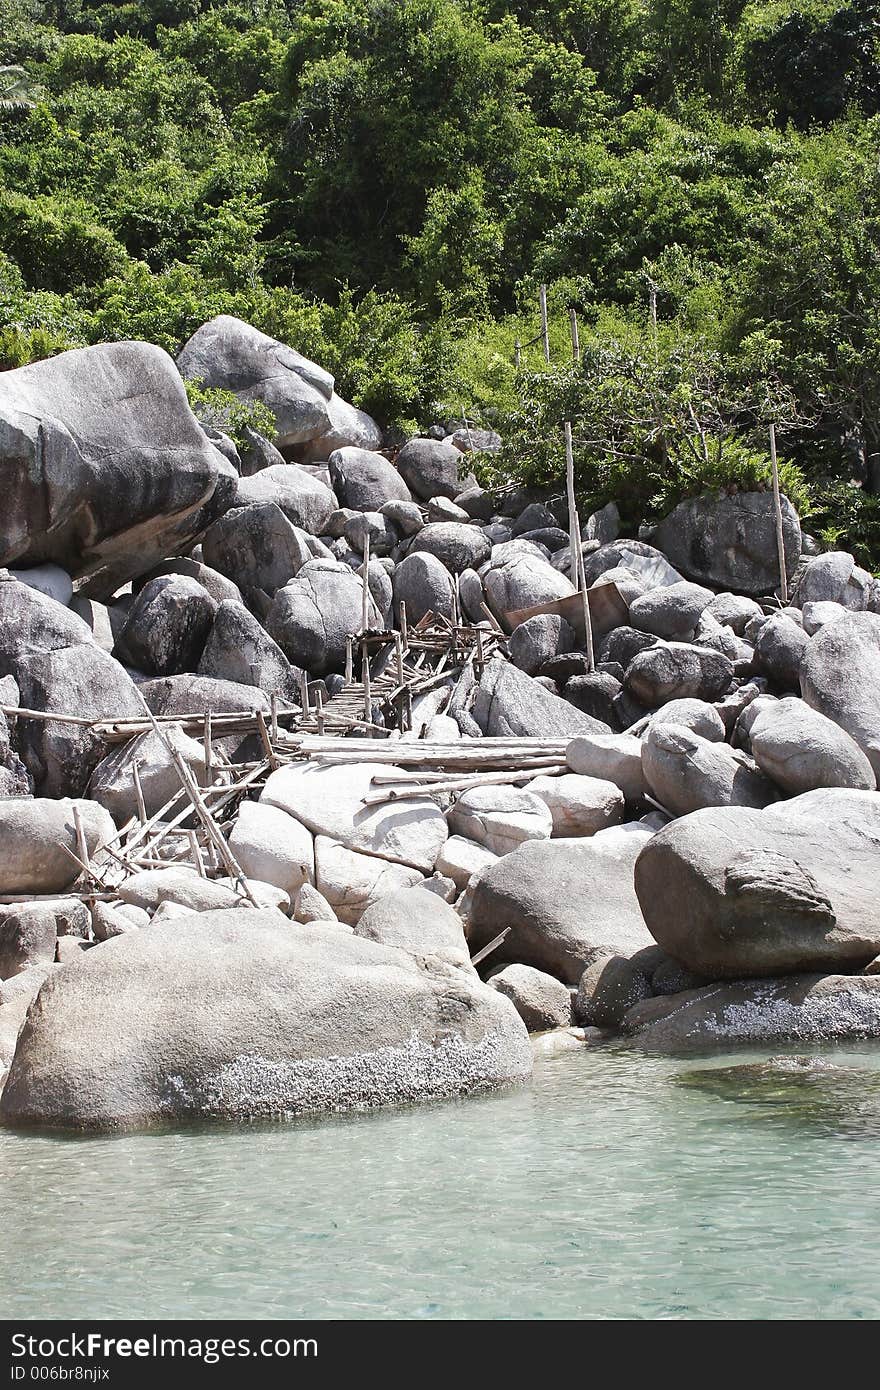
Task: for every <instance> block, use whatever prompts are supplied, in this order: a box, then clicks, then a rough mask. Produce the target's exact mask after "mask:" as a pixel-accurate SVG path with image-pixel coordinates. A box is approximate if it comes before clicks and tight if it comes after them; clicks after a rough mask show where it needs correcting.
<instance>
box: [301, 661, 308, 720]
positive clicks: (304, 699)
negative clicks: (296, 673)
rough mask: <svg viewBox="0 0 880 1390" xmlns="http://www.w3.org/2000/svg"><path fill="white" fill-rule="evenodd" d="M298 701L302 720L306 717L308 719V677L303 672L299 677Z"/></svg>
mask: <svg viewBox="0 0 880 1390" xmlns="http://www.w3.org/2000/svg"><path fill="white" fill-rule="evenodd" d="M299 700H300V704H301V705H302V713H303V719H308V717H309V677H308V673H307V672H306V671H303V673H302V675H301V677H300V682H299Z"/></svg>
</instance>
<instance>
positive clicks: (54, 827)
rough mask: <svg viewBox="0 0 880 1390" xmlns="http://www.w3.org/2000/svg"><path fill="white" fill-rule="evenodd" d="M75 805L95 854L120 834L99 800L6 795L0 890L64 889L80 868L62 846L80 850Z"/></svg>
mask: <svg viewBox="0 0 880 1390" xmlns="http://www.w3.org/2000/svg"><path fill="white" fill-rule="evenodd" d="M74 806H77V807H78V808H79V811H80V814H81V817H82V823H83V829H84V831H85V837H86V845H87V847H88V850H89V854H90V856H94V854H95V852H96V850H97V848H98V846H99V844H101V843H103V842H104V841H106V840H110V839H112V838H113V836H114V835H115V834H116V827H115V825H114V824H113V820H112V818H111V817H110V815H109V814H108V813H107V812H106V811H105V810H104V809H103V807H101V806H97V805H96V804H95V802H93V801H76V802H74V801H69V800H61V801H53V800H48V799H43V798H41V797H39V798H31V797H15V798H12V799H10V800H6V801H3V800H0V844H2V846H3V853H2V855H0V893H4V894H9V893H33V894H39V893H63V892H64V890H65V889H66V888H69V887H70V886H71V884H72V883H74V882H75V880H76V879H77V878H78V877H79V872H80V870H79V868H78V866H77V865H76V863H75V862H74V861H73V860H72V859H71V857H70V854H65V852H64V849H62V846H65V847H66V848H67V849H68V850H70V852H71V854H77V853H78V851H77V835H76V823H75V821H74V816H73V810H74Z"/></svg>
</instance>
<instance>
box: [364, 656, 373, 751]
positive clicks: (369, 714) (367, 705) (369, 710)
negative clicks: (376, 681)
mask: <svg viewBox="0 0 880 1390" xmlns="http://www.w3.org/2000/svg"><path fill="white" fill-rule="evenodd" d="M361 680H362V681H363V686H364V719H365V720H366V722H367V723H368V724H372V722H373V699H372V695H371V694H370V655H369V652H368V651H367V644H366V642H364V644H363V655H362V658H361ZM372 737H373V733H372V730H371V729H368V730H367V738H372Z"/></svg>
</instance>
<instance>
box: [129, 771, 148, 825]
mask: <svg viewBox="0 0 880 1390" xmlns="http://www.w3.org/2000/svg"><path fill="white" fill-rule="evenodd" d="M131 775H132V777H133V778H134V794H135V799H136V801H137V808H138V820H139V821H140V823H141V825H146V823H147V804H146V801H145V800H144V789H143V787H142V786H141V766H140V763H139V762H138V761H137V759H135V761H134V762H133V763H132V765H131Z"/></svg>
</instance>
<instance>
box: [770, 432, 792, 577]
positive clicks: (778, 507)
mask: <svg viewBox="0 0 880 1390" xmlns="http://www.w3.org/2000/svg"><path fill="white" fill-rule="evenodd" d="M770 466H771V468H772V470H773V510H774V512H775V514H776V553H777V555H778V556H779V597H780V598H781V599H782V602H783V604H787V603H788V574H787V573H786V569H785V536H784V533H783V529H782V499H781V497H780V496H779V461H778V459H777V457H776V426H775V425H771V426H770Z"/></svg>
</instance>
